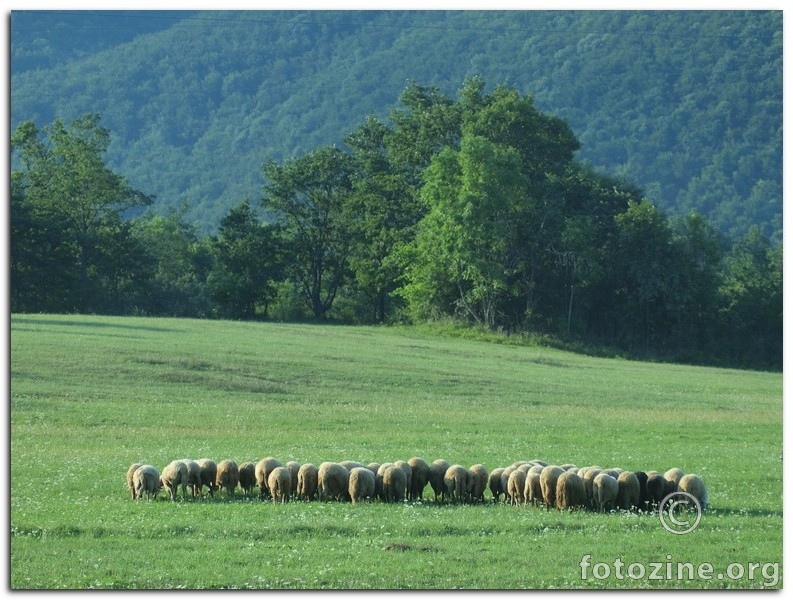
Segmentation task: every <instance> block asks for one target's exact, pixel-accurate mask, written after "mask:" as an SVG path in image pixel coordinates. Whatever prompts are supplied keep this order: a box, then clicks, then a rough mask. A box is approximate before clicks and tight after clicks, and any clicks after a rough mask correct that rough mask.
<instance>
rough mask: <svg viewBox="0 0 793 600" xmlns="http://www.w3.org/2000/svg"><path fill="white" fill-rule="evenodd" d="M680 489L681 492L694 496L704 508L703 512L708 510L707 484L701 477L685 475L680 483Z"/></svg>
mask: <svg viewBox="0 0 793 600" xmlns="http://www.w3.org/2000/svg"><path fill="white" fill-rule="evenodd" d="M678 489H679V490H680V491H681V492H686V493H689V494H691V495H692V496H694V498H696V499H697V501H698V502H699V505H700V506H701V507H702V510H707V508H708V490H707V488H706V487H705V482H704V481H702V478H701V477H700V476H699V475H693V474H691V473H689V474H687V475H683V476H682V477H681V478H680V482H679V483H678Z"/></svg>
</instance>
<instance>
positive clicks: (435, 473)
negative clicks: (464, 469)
mask: <svg viewBox="0 0 793 600" xmlns="http://www.w3.org/2000/svg"><path fill="white" fill-rule="evenodd" d="M448 470H449V463H448V462H446V461H445V460H443V459H442V458H439V459H437V460H435V461H433V462H432V464H431V465H430V471H429V476H428V479H429V483H430V487H431V488H432V491H433V493H434V494H435V502H438V497H440V498H441V499H442V500H446V483H445V482H444V480H443V478H444V477H445V476H446V471H448Z"/></svg>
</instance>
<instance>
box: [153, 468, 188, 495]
mask: <svg viewBox="0 0 793 600" xmlns="http://www.w3.org/2000/svg"><path fill="white" fill-rule="evenodd" d="M160 478H161V479H162V485H163V487H164V488H165V489H166V491H167V492H168V493H169V494H170V496H171V500H174V501H175V500H176V490H177V489H178V487H179V486H180V485H181V486H182V497H183V498H187V478H188V470H187V465H186V464H185V463H184V461H182V460H172V461H171V462H169V463H168V464H167V465H165V468H164V469H163V470H162V475H161V476H160Z"/></svg>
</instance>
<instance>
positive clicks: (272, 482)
mask: <svg viewBox="0 0 793 600" xmlns="http://www.w3.org/2000/svg"><path fill="white" fill-rule="evenodd" d="M267 487H268V489H269V490H270V495H271V496H272V498H273V502H281V503H283V502H287V501H288V500H289V497H290V496H291V495H292V473H291V471H289V469H287V468H286V467H276V468H275V469H273V470H272V471H270V476H269V477H268V478H267Z"/></svg>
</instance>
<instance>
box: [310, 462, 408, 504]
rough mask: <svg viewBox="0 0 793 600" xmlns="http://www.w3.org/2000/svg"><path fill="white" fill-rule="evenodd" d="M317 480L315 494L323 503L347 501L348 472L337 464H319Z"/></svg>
mask: <svg viewBox="0 0 793 600" xmlns="http://www.w3.org/2000/svg"><path fill="white" fill-rule="evenodd" d="M400 470H401V469H400ZM317 480H318V481H317V492H318V493H319V499H320V500H322V501H323V502H326V501H328V500H339V501H344V500H347V499H348V496H347V494H348V488H349V484H350V472H349V471H348V470H347V469H345V468H344V467H343V466H341V465H340V464H339V463H335V462H327V461H326V462H323V463H322V464H320V465H319V469H318V471H317Z"/></svg>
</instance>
